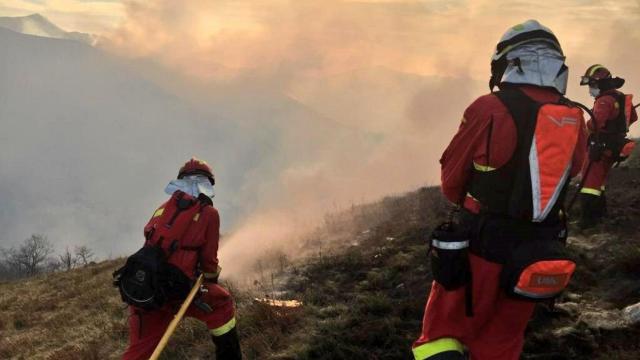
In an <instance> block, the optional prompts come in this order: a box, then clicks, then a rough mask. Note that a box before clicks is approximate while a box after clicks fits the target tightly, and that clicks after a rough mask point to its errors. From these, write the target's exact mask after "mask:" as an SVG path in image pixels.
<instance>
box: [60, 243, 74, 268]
mask: <svg viewBox="0 0 640 360" xmlns="http://www.w3.org/2000/svg"><path fill="white" fill-rule="evenodd" d="M58 259H60V265H61V266H62V268H63V269H65V270H66V271H69V270H71V269H73V268H74V267H76V264H77V263H78V259H77V258H76V257H75V256H73V254H71V251H69V247H66V248H65V250H64V252H63V253H62V254H60V255H58Z"/></svg>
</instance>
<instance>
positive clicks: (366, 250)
mask: <svg viewBox="0 0 640 360" xmlns="http://www.w3.org/2000/svg"><path fill="white" fill-rule="evenodd" d="M609 189H610V190H609V191H608V195H607V196H608V201H609V204H608V205H609V209H610V211H609V217H608V218H607V220H606V221H605V222H604V223H603V224H601V225H599V226H597V227H595V228H593V229H590V230H588V231H584V232H582V231H580V230H579V229H576V228H575V226H574V225H572V226H571V227H572V228H571V232H570V238H569V241H568V244H569V245H568V246H569V249H570V251H571V252H572V253H573V254H574V255H575V256H576V258H577V259H578V270H577V273H576V275H575V278H574V280H573V281H572V283H571V286H570V288H569V290H568V291H567V292H566V293H565V294H564V296H563V297H562V298H561V299H558V301H557V303H556V306H555V308H554V309H551V308H550V307H549V306H547V305H539V306H538V307H537V309H536V314H535V317H534V319H533V320H532V321H531V322H530V325H529V327H528V329H527V336H526V338H527V341H526V345H525V348H524V353H523V355H522V359H558V360H560V359H567V360H568V359H640V341H638V339H639V338H640V326H637V325H636V326H631V325H629V324H627V323H626V322H625V320H624V319H623V317H622V313H621V310H620V309H622V308H623V307H625V306H627V305H630V304H634V303H637V302H639V301H640V236H639V232H638V230H639V229H640V221H639V220H640V206H639V205H640V169H637V168H618V169H614V171H613V173H612V176H611V179H610V186H609ZM576 208H579V206H576ZM447 209H448V207H447V205H446V202H445V200H444V199H443V198H442V196H441V195H440V194H439V190H438V189H436V188H424V189H420V190H419V191H417V192H413V193H410V194H406V195H404V196H398V197H389V198H386V199H384V200H382V201H381V202H379V203H376V204H371V205H367V206H363V207H356V208H354V209H352V210H351V211H350V212H346V213H343V214H340V215H335V216H334V217H331V218H328V219H327V222H326V226H325V228H326V229H324V232H320V234H318V236H317V240H316V241H317V242H322V241H323V240H322V239H323V237H328V235H327V234H331V239H332V240H331V241H332V242H333V243H334V244H338V245H337V246H336V247H335V248H334V250H333V251H332V252H331V253H330V254H317V255H316V256H314V257H311V258H309V259H308V260H306V262H305V263H304V264H299V265H298V266H297V267H296V268H295V270H294V271H293V272H292V273H293V275H291V276H290V278H289V280H288V285H287V288H288V295H289V296H290V297H295V298H299V299H301V300H303V301H304V302H305V304H306V316H305V319H306V321H305V322H304V324H302V325H301V327H302V328H301V329H300V331H299V332H297V334H295V335H294V336H293V337H292V341H290V342H289V344H290V346H288V347H287V349H286V350H284V351H282V352H280V354H279V355H277V354H276V355H274V357H276V358H287V359H288V358H293V359H347V358H353V359H364V358H367V359H410V358H411V353H410V346H411V343H412V342H413V340H414V339H415V338H416V337H417V336H418V335H419V332H420V326H421V318H422V312H423V308H424V305H425V300H426V295H427V293H428V290H429V287H430V282H431V279H432V278H431V274H430V272H429V270H428V269H429V262H428V260H427V255H426V251H427V248H426V237H427V234H429V233H430V231H431V229H433V227H434V226H435V225H436V224H438V223H439V222H440V221H441V220H442V219H443V218H444V216H445V214H446V212H447ZM574 212H576V213H577V212H578V211H577V210H576V211H574ZM336 234H338V235H336ZM312 244H313V240H311V241H310V246H311V245H312Z"/></svg>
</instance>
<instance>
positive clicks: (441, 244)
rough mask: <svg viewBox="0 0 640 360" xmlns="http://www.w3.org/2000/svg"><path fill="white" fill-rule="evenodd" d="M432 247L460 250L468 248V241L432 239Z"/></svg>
mask: <svg viewBox="0 0 640 360" xmlns="http://www.w3.org/2000/svg"><path fill="white" fill-rule="evenodd" d="M431 244H432V245H433V247H435V248H437V249H442V250H461V249H466V248H468V247H469V240H466V241H440V240H436V239H433V241H432V242H431Z"/></svg>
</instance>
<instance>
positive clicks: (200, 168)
mask: <svg viewBox="0 0 640 360" xmlns="http://www.w3.org/2000/svg"><path fill="white" fill-rule="evenodd" d="M187 175H204V176H206V177H207V178H208V179H209V181H210V182H211V185H215V183H216V180H215V178H214V177H213V170H211V166H209V164H207V162H206V161H204V160H200V159H198V158H196V157H192V158H191V159H190V160H189V161H187V162H186V163H184V165H182V167H181V168H180V171H178V179H182V178H183V177H185V176H187Z"/></svg>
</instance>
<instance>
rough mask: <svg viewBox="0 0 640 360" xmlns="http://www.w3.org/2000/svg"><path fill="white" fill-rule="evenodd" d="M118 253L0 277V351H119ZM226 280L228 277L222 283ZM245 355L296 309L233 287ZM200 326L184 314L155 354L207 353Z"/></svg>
mask: <svg viewBox="0 0 640 360" xmlns="http://www.w3.org/2000/svg"><path fill="white" fill-rule="evenodd" d="M122 263H123V260H116V261H107V262H103V263H100V264H97V265H92V266H88V267H86V268H82V269H76V270H73V271H70V272H64V273H55V274H49V275H43V276H40V277H37V278H34V279H29V280H23V281H20V282H13V283H4V284H0V359H29V360H31V359H34V360H37V359H47V360H49V359H51V360H94V359H95V360H97V359H119V358H120V355H121V354H122V352H123V351H124V349H125V347H126V345H127V339H128V328H127V310H126V307H125V306H124V304H123V303H122V302H121V300H120V296H119V294H118V292H117V290H116V289H115V288H113V287H112V286H111V274H112V272H113V271H114V270H115V269H117V268H118V267H119V266H121V264H122ZM226 285H228V286H229V287H232V286H231V284H226ZM234 295H235V297H236V301H237V303H238V307H239V309H238V322H239V325H238V329H239V332H240V336H241V338H242V342H243V345H244V350H245V355H246V358H248V359H255V358H259V357H266V356H268V354H270V353H272V352H274V351H275V350H277V348H278V346H281V342H282V341H284V339H285V337H286V336H287V334H288V333H290V332H291V331H293V330H294V329H295V324H296V323H297V320H298V318H299V312H284V313H283V312H282V311H279V310H277V309H274V308H271V307H269V306H265V305H263V304H259V303H256V302H254V301H253V296H252V294H251V293H250V292H246V291H245V292H241V291H238V290H235V291H234ZM213 352H214V345H213V343H212V342H211V340H210V337H209V333H208V331H207V329H206V326H205V325H204V324H202V323H200V322H199V321H197V320H194V319H186V320H185V321H184V322H183V323H182V324H181V325H180V327H179V328H178V330H177V331H176V333H175V334H174V336H173V337H172V339H171V341H170V343H169V345H168V347H167V349H166V351H165V353H164V354H163V356H162V359H165V360H166V359H212V358H214V356H213V355H212V354H213Z"/></svg>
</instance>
